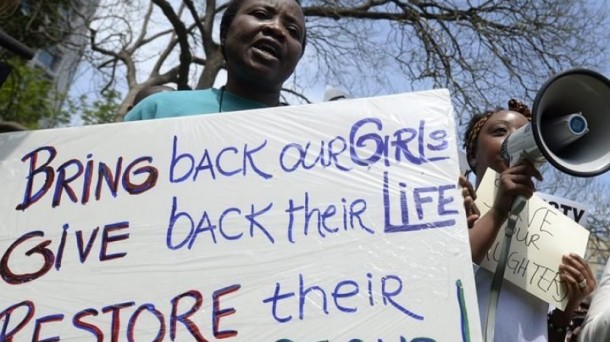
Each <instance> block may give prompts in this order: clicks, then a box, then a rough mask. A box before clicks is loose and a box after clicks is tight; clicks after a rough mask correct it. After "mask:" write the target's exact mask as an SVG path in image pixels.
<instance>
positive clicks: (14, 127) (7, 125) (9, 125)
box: [0, 121, 27, 133]
mask: <svg viewBox="0 0 610 342" xmlns="http://www.w3.org/2000/svg"><path fill="white" fill-rule="evenodd" d="M19 131H27V127H25V126H23V125H21V124H20V123H17V122H13V121H0V133H10V132H19Z"/></svg>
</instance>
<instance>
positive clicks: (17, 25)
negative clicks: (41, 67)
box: [0, 0, 78, 49]
mask: <svg viewBox="0 0 610 342" xmlns="http://www.w3.org/2000/svg"><path fill="white" fill-rule="evenodd" d="M3 1H4V0H3ZM77 6H78V5H77V1H75V0H22V1H21V4H20V6H19V7H18V8H17V10H16V11H14V12H13V13H12V14H11V15H9V16H6V17H3V18H0V27H1V28H2V30H3V31H4V32H6V33H8V34H9V35H10V36H12V37H13V38H15V39H17V40H19V41H20V42H22V43H23V44H25V45H27V46H29V47H30V48H33V49H38V48H46V47H49V46H53V45H55V44H57V43H58V42H60V41H62V40H63V38H64V37H65V35H66V33H67V32H69V27H70V22H71V20H72V19H73V18H72V17H73V16H74V15H75V11H74V9H76V8H78V7H77Z"/></svg>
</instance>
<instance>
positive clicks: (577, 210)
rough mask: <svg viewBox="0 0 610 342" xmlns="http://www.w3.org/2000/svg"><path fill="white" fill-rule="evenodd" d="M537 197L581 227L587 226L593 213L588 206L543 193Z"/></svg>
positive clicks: (538, 193)
mask: <svg viewBox="0 0 610 342" xmlns="http://www.w3.org/2000/svg"><path fill="white" fill-rule="evenodd" d="M536 195H537V196H538V197H540V198H541V199H542V200H544V201H545V202H547V203H548V204H550V205H551V206H553V207H555V209H557V210H558V211H559V212H560V213H562V214H564V215H565V216H567V217H569V218H571V219H572V220H574V222H576V223H578V224H579V225H581V226H583V227H585V226H586V225H587V220H588V219H589V212H590V211H591V208H590V207H589V206H588V205H586V204H583V203H578V202H576V201H572V200H569V199H566V198H563V197H559V196H554V195H549V194H545V193H543V192H537V193H536Z"/></svg>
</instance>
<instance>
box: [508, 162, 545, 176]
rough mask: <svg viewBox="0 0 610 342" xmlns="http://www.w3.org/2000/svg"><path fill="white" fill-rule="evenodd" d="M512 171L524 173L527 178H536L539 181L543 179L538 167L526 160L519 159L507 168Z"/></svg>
mask: <svg viewBox="0 0 610 342" xmlns="http://www.w3.org/2000/svg"><path fill="white" fill-rule="evenodd" d="M508 170H512V171H511V172H512V173H519V174H525V175H527V176H528V177H529V178H532V177H534V178H536V179H537V180H539V181H543V178H542V174H541V173H540V171H538V169H537V168H536V167H535V166H534V165H533V164H532V163H531V162H530V161H528V160H521V161H520V162H518V163H517V164H516V165H515V166H513V167H511V168H509V169H508Z"/></svg>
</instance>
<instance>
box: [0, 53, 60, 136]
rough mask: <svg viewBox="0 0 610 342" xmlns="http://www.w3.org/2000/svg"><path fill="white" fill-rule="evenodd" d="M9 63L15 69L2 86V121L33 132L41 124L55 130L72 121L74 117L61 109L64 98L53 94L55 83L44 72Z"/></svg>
mask: <svg viewBox="0 0 610 342" xmlns="http://www.w3.org/2000/svg"><path fill="white" fill-rule="evenodd" d="M8 63H9V64H11V65H12V66H13V70H12V72H11V73H10V75H9V77H8V79H7V80H6V82H5V83H4V84H3V85H2V87H0V120H3V121H15V122H19V123H21V124H22V125H24V126H26V127H28V128H30V129H36V128H39V127H40V126H41V123H43V126H44V127H55V126H58V125H65V124H67V123H69V122H70V114H69V113H67V112H64V111H62V110H61V108H60V105H61V103H62V102H63V100H64V95H63V94H55V92H53V91H52V90H53V83H52V82H51V81H50V80H49V79H47V78H46V77H45V75H44V72H43V71H42V70H40V69H37V68H32V67H29V66H28V65H26V64H25V62H23V61H20V60H18V59H12V60H10V61H8ZM43 119H44V122H43V121H42V120H43Z"/></svg>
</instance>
